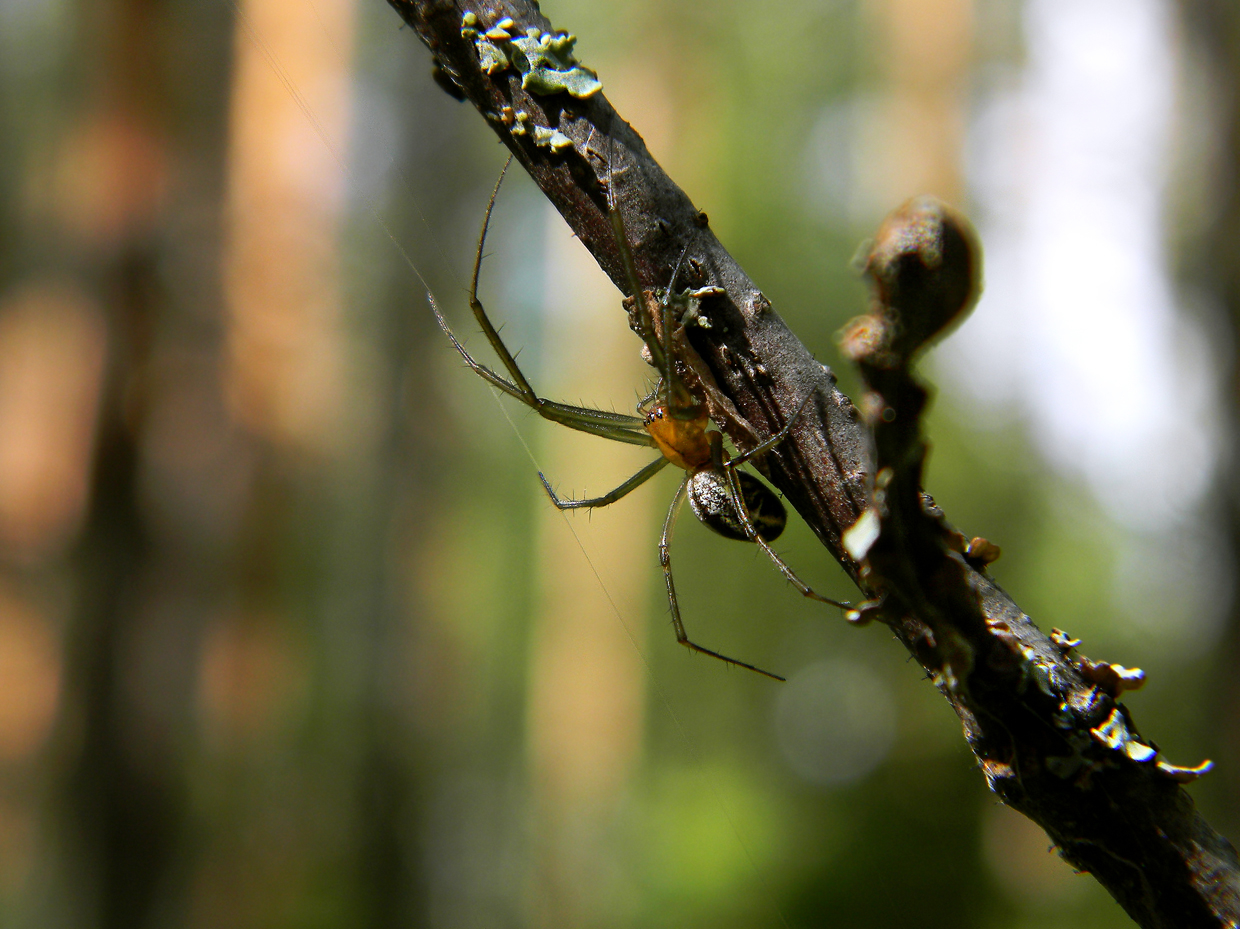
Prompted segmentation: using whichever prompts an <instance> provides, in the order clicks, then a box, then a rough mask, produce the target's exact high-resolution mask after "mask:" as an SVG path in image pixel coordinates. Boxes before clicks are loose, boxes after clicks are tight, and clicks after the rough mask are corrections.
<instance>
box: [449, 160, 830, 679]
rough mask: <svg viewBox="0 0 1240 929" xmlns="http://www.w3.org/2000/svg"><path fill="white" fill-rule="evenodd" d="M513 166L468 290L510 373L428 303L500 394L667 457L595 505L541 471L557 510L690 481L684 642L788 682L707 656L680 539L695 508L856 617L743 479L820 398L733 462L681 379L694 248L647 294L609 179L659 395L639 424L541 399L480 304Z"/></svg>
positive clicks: (681, 494) (671, 584)
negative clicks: (666, 479) (676, 472)
mask: <svg viewBox="0 0 1240 929" xmlns="http://www.w3.org/2000/svg"><path fill="white" fill-rule="evenodd" d="M511 161H512V159H511V157H509V159H508V161H507V162H506V163H505V164H504V170H503V171H501V172H500V176H499V179H498V180H497V181H496V182H495V188H494V189H493V190H492V191H491V196H490V198H489V199H488V201H487V207H486V212H485V214H484V215H483V219H482V229H481V231H480V232H479V234H478V245H477V249H476V250H475V252H474V264H473V274H472V275H471V277H470V283H469V306H470V309H471V310H472V311H473V314H474V319H475V320H476V321H477V323H478V325H479V327H480V328H481V329H482V332H483V334H484V335H485V336H486V339H487V342H488V343H489V344H490V346H491V349H492V350H493V351H494V352H495V355H496V357H498V358H499V361H500V365H501V367H502V369H503V371H502V373H501V372H500V371H497V370H496V369H494V368H491V367H488V366H487V365H485V364H482V363H481V362H479V361H478V360H477V359H475V358H474V356H473V355H471V354H470V352H469V351H468V350H467V349H466V348H465V346H464V344H463V343H462V342H461V341H460V340H459V339H458V338H457V337H456V334H455V333H454V332H453V331H452V329H451V327H449V325H448V321H447V319H446V317H445V316H444V314H443V311H442V309H441V308H440V306H439V303H438V302H437V301H436V299H435V297H434V295H433V294H430V293H428V294H427V299H428V301H429V302H430V306H431V310H432V311H433V312H434V314H435V319H436V320H437V321H438V322H439V326H440V328H441V329H443V331H444V333H445V334H446V335H447V337H448V339H449V340H450V341H451V343H452V346H453V347H454V348H455V349H456V351H457V353H458V354H459V355H460V356H461V358H462V359H463V360H464V362H465V364H466V365H467V366H468V367H469V368H470V370H472V371H473V372H474V373H475V374H477V375H478V376H479V377H481V378H482V379H483V380H484V381H486V382H487V383H488V384H490V385H491V386H492V387H494V388H496V389H497V390H500V391H502V392H503V393H506V394H507V395H508V396H510V397H513V398H514V399H516V400H519V401H520V402H521V403H523V404H525V405H526V406H528V407H529V408H530V409H531V410H533V411H534V412H535V413H537V414H538V415H539V416H541V417H542V418H543V419H546V420H548V421H550V422H553V423H558V424H559V425H561V426H567V427H568V428H569V429H575V430H577V431H578V432H585V433H589V434H590V435H596V436H599V437H600V438H604V439H611V440H612V441H614V442H624V443H626V444H629V445H642V446H646V447H648V448H652V449H656V450H658V452H659V457H658V458H656V459H654V460H653V461H651V462H650V463H649V464H647V465H645V466H644V467H643V468H642V469H641V470H639V471H638V472H637V473H636V474H634V475H633V476H632V477H630V478H628V479H627V480H625V481H624V482H623V483H621V484H620V485H619V486H617V487H615V488H614V489H612V490H610V491H608V492H607V493H605V494H603V495H602V496H599V497H591V498H587V499H573V498H564V497H560V496H559V495H558V494H556V492H555V490H554V488H552V486H551V482H550V481H548V480H547V478H546V476H545V475H544V474H543V473H542V472H541V471H540V472H539V474H538V477H539V480H541V481H542V485H543V489H544V490H546V492H547V496H548V498H549V499H550V500H551V503H552V504H553V505H554V506H555V507H556V508H557V509H559V510H579V509H586V510H589V509H594V508H598V507H605V506H610V505H611V504H613V503H615V502H616V501H618V500H620V499H622V498H624V497H626V496H627V495H628V494H630V493H632V492H633V491H634V490H636V489H637V488H638V487H640V486H642V485H643V484H645V483H646V482H647V481H649V480H650V479H651V478H652V477H654V476H655V475H656V474H658V473H659V472H660V471H662V470H663V469H664V468H665V467H666V466H667V465H669V464H673V465H676V466H677V467H678V468H680V469H681V470H682V471H684V472H685V474H684V477H683V478H682V479H681V481H680V486H679V487H678V488H677V489H676V493H675V494H674V495H673V497H672V502H671V504H670V506H669V507H668V509H667V515H666V516H665V517H664V520H663V531H662V533H661V534H660V537H659V546H658V554H659V565H660V567H661V568H662V570H663V579H664V584H665V586H666V588H667V600H668V606H669V608H670V611H671V617H672V627H673V629H674V630H675V633H676V641H677V642H678V643H680V644H681V645H683V646H684V647H685V648H688V649H689V650H690V651H694V652H698V653H699V654H702V655H709V656H711V657H712V658H717V659H719V660H720V661H722V662H724V663H726V664H730V665H735V666H737V667H739V668H746V669H748V670H750V671H756V672H757V673H758V674H763V675H765V676H767V677H770V678H774V679H775V680H779V681H782V680H784V678H782V677H780V676H779V675H778V674H772V673H771V672H770V671H764V670H763V669H762V668H759V667H757V666H756V665H752V664H750V663H749V662H746V661H740V660H738V659H736V658H731V657H729V656H727V655H724V654H722V653H720V652H717V651H715V650H713V649H709V648H706V647H704V646H702V645H699V644H698V643H697V642H694V641H693V640H692V639H690V638H689V634H688V632H687V630H686V629H685V624H684V621H683V619H682V617H681V614H680V603H679V600H678V598H677V596H676V585H675V581H674V580H673V577H672V565H671V541H672V530H673V528H674V527H675V524H676V517H677V515H678V513H679V511H680V508H681V505H682V504H683V503H684V502H685V500H686V499H687V500H688V501H689V508H690V510H691V511H692V512H693V515H694V516H695V517H696V518H697V519H698V520H699V521H700V522H701V523H702V524H703V525H705V526H706V527H707V528H708V529H711V530H712V531H713V532H715V533H717V534H719V535H721V536H723V537H724V538H729V539H736V540H738V541H743V542H744V541H747V542H753V543H754V544H755V545H757V546H758V547H759V548H760V549H761V550H762V551H763V553H764V554H765V555H766V556H767V558H768V559H769V560H770V561H771V563H772V564H773V565H774V566H775V567H776V569H778V571H779V572H780V573H781V574H782V575H783V576H784V578H785V579H786V580H787V581H788V582H789V583H790V584H792V586H793V587H795V588H796V589H797V590H798V591H799V592H800V593H801V595H802V596H803V597H807V598H809V599H812V600H817V601H819V602H821V603H826V604H829V605H831V606H834V607H838V608H840V609H848V608H849V607H850V604H848V603H847V602H844V601H841V600H833V599H831V598H830V597H824V596H822V595H821V594H818V593H816V592H815V591H814V590H813V589H812V588H811V587H810V586H809V585H808V584H806V583H805V582H804V581H802V580H801V579H800V577H798V576H797V574H796V573H795V572H794V571H793V570H792V568H790V567H789V566H788V564H787V563H786V562H785V561H784V560H783V559H782V558H781V557H780V556H779V555H778V554H776V552H775V550H774V549H772V548H771V546H770V544H769V543H770V542H772V541H774V540H775V539H776V538H777V537H778V536H779V535H780V533H781V532H783V529H784V526H785V525H786V523H787V512H786V510H785V509H784V505H783V503H782V502H780V500H779V497H778V496H777V495H776V494H775V493H774V492H773V491H772V490H771V489H770V488H769V487H767V486H766V485H765V484H764V483H762V481H760V480H759V479H758V478H756V477H754V476H753V475H752V474H749V473H748V472H745V471H741V470H740V466H741V465H742V464H744V463H746V462H748V461H750V460H751V459H753V458H755V457H756V456H758V455H761V454H763V453H764V452H767V451H769V450H770V449H772V448H774V447H775V446H776V445H778V444H779V443H780V442H782V441H784V439H786V438H787V436H788V434H789V432H790V430H791V429H792V426H793V425H794V424H795V423H796V421H797V419H798V418H799V417H800V415H801V412H802V411H803V410H804V409H805V406H806V405H807V404H808V403H809V401H810V399H811V398H812V397H813V394H812V393H811V394H810V395H809V396H807V397H805V399H803V400H802V401H801V403H800V405H799V406H798V407H797V409H796V412H794V413H793V415H792V416H791V417H789V418H788V420H787V422H785V423H784V425H783V426H782V427H781V428H780V429H779V430H778V431H776V432H775V433H774V434H772V435H771V436H769V437H767V438H766V439H764V440H763V441H761V442H759V443H758V444H757V445H756V446H754V447H753V448H751V449H750V450H749V451H747V452H743V453H741V454H738V455H736V456H735V457H729V455H728V453H727V452H726V451H725V450H724V448H723V435H722V434H721V433H720V432H719V430H718V429H716V428H713V427H714V423H713V422H712V421H711V418H710V415H709V412H708V410H707V407H706V403H705V401H704V400H703V399H702V398H700V397H698V396H695V395H694V394H693V392H692V391H691V390H690V389H689V388H688V386H687V385H686V384H685V383H684V382H683V379H682V378H681V377H680V376H679V374H678V372H677V370H676V365H677V361H678V360H679V359H678V358H677V356H676V349H675V341H674V339H673V332H674V331H675V330H676V329H677V328H678V327H680V326H681V325H682V320H683V313H684V310H685V308H686V306H687V303H686V301H687V299H690V298H689V297H687V296H686V294H687V293H688V292H682V293H680V294H677V293H676V279H677V277H678V276H679V274H680V268H681V266H682V264H683V263H684V260H685V257H686V256H687V255H688V253H689V248H688V246H686V247H685V248H684V249H683V250H682V251H681V254H680V258H679V259H678V260H677V262H676V266H675V268H674V269H673V271H672V276H671V279H670V280H669V281H668V282H667V286H666V288H662V289H656V290H655V291H651V290H650V289H648V288H645V287H644V286H643V285H642V283H641V281H640V279H639V278H638V276H637V270H636V265H635V264H634V261H633V256H632V252H631V250H630V248H629V242H628V235H627V233H626V231H625V225H624V219H623V217H622V216H621V215H620V211H619V209H618V208H617V206H616V201H615V194H614V189H613V186H612V185H613V182H614V176H613V177H610V178H608V183H607V189H608V213H609V219H610V222H611V226H612V230H613V234H614V235H615V239H616V247H617V249H618V251H619V252H620V257H621V262H622V264H623V267H624V271H625V277H626V279H627V283H628V287H629V290H630V292H631V294H630V295H631V296H632V297H633V300H634V302H635V305H636V312H637V318H638V328H639V330H640V331H639V335H641V337H642V338H643V340H644V341H645V343H646V346H647V348H648V349H649V354H650V357H651V360H652V362H653V364H654V366H655V368H656V370H657V371H658V372H659V379H658V382H657V383H656V385H655V387H654V389H653V390H651V391H650V393H649V394H647V395H646V396H645V397H643V398H642V399H641V400H640V401H639V402H638V404H637V413H638V415H637V416H630V415H627V414H624V413H615V412H608V411H607V410H596V409H591V408H590V407H585V406H573V405H571V404H567V403H559V402H557V401H554V400H547V399H545V398H543V397H540V396H539V395H538V394H537V393H536V392H535V390H534V388H533V387H532V386H531V384H530V382H529V380H528V379H527V378H526V376H525V374H524V373H523V372H522V371H521V368H520V366H519V365H518V364H517V358H516V355H515V354H514V353H513V352H511V351H509V349H508V346H507V345H506V344H505V343H504V340H503V339H502V338H501V337H500V332H499V329H498V328H497V327H496V326H495V325H494V324H493V323H492V322H491V319H490V317H489V316H488V315H487V311H486V309H485V307H483V305H482V301H481V300H480V299H478V278H479V275H480V274H481V270H482V256H483V247H484V245H485V243H486V237H487V231H488V229H489V227H490V223H491V214H492V212H493V210H494V209H495V201H496V198H497V197H498V196H499V189H500V185H501V184H502V183H503V180H504V175H505V173H506V172H507V170H508V166H509V164H511ZM656 312H657V313H658V314H659V325H658V326H657V327H656V325H655V319H654V314H655V313H656Z"/></svg>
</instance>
